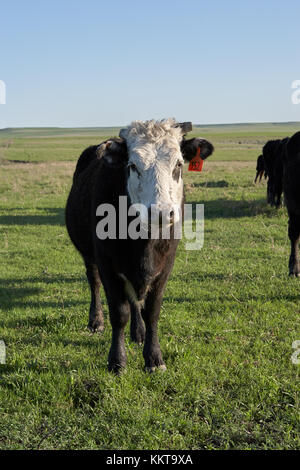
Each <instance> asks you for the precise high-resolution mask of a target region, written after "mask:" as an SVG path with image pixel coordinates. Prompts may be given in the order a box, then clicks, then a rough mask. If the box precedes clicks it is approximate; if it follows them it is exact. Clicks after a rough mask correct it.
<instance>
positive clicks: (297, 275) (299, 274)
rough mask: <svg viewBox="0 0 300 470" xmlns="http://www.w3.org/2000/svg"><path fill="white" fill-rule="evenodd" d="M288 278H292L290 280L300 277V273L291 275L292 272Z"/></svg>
mask: <svg viewBox="0 0 300 470" xmlns="http://www.w3.org/2000/svg"><path fill="white" fill-rule="evenodd" d="M289 277H292V278H293V277H300V273H293V272H292V273H290V274H289Z"/></svg>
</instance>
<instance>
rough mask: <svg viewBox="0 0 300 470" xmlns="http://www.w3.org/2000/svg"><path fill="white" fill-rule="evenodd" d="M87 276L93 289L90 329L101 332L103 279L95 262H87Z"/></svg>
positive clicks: (102, 323)
mask: <svg viewBox="0 0 300 470" xmlns="http://www.w3.org/2000/svg"><path fill="white" fill-rule="evenodd" d="M85 265H86V276H87V278H88V281H89V285H90V289H91V305H90V312H89V323H88V329H89V330H90V331H92V332H93V333H95V332H97V333H101V332H102V331H103V330H104V316H103V311H102V305H101V300H100V292H99V291H100V287H101V280H100V277H99V272H98V268H97V266H96V265H95V264H92V263H88V262H85Z"/></svg>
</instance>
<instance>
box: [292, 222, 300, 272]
mask: <svg viewBox="0 0 300 470" xmlns="http://www.w3.org/2000/svg"><path fill="white" fill-rule="evenodd" d="M299 237H300V216H299V215H297V214H290V217H289V238H290V242H291V254H290V260H289V274H290V276H296V277H300V263H299Z"/></svg>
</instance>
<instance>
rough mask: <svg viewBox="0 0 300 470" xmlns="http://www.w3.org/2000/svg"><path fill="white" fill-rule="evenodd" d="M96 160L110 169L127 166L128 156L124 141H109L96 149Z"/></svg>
mask: <svg viewBox="0 0 300 470" xmlns="http://www.w3.org/2000/svg"><path fill="white" fill-rule="evenodd" d="M96 153H97V158H98V159H101V160H102V161H103V163H105V165H108V166H110V167H112V168H121V167H123V166H125V165H127V162H128V154H127V145H126V141H125V140H123V139H110V140H106V141H105V142H102V144H100V145H99V147H97V151H96Z"/></svg>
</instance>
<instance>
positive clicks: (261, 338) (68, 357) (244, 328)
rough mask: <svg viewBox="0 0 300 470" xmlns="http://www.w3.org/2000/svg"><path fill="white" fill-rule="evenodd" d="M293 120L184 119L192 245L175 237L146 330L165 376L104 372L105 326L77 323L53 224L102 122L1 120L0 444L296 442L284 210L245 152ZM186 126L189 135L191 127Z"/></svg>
mask: <svg viewBox="0 0 300 470" xmlns="http://www.w3.org/2000/svg"><path fill="white" fill-rule="evenodd" d="M298 129H299V125H297V124H293V123H291V124H287V125H275V124H265V125H263V124H262V125H246V124H245V125H238V126H206V127H199V128H198V127H196V128H194V132H193V134H192V135H194V136H196V135H201V136H204V137H205V138H207V139H208V140H210V141H211V142H212V143H213V144H214V146H215V149H216V151H215V153H214V154H213V155H212V156H211V157H210V158H209V159H208V160H207V161H206V162H205V163H204V170H203V172H202V173H201V174H198V173H195V174H193V173H188V172H187V168H186V169H185V184H186V199H187V202H198V203H204V205H205V242H204V248H203V249H202V250H201V251H185V249H184V242H183V241H181V243H180V245H179V250H178V252H177V257H176V262H175V267H174V270H173V273H172V275H171V278H170V280H169V283H168V285H167V289H166V292H165V297H164V302H163V307H162V311H161V317H160V324H159V332H160V333H159V334H160V343H161V347H162V352H163V356H164V359H165V362H166V365H167V372H166V373H164V374H163V373H159V372H158V373H155V374H152V375H147V374H145V373H144V372H143V358H142V350H141V347H140V346H137V345H135V344H132V343H131V342H130V340H129V334H128V333H129V331H128V330H129V329H128V327H127V339H126V347H127V355H128V364H127V369H126V371H125V372H124V374H123V375H122V376H121V377H115V376H114V375H112V374H110V373H108V372H107V369H106V361H107V354H108V350H109V346H110V337H111V327H110V324H109V319H108V308H107V304H106V302H105V297H104V295H103V292H102V299H103V305H104V313H105V314H106V329H105V331H104V333H103V334H102V335H92V334H90V333H89V332H88V330H87V329H86V325H87V321H88V308H89V289H88V284H87V282H86V279H85V273H84V268H83V263H82V260H81V258H80V256H79V254H78V253H77V252H76V251H75V249H74V247H73V245H72V244H71V242H70V240H69V238H68V235H67V233H66V230H65V226H64V207H65V202H66V197H67V194H68V191H69V188H70V185H71V178H72V174H73V171H74V167H75V162H76V160H77V158H78V157H79V154H80V152H81V151H82V150H83V149H84V148H85V147H87V146H88V145H92V144H96V143H99V142H101V140H103V139H105V137H108V136H111V135H113V134H116V133H117V130H116V129H110V128H107V129H105V128H102V129H39V130H37V129H20V130H14V129H8V130H3V131H0V232H1V235H0V254H1V264H0V340H1V339H2V340H4V341H5V344H6V347H7V360H6V364H5V365H0V417H1V419H0V449H296V448H299V445H300V442H299V441H300V435H299V367H300V366H299V365H295V364H293V363H292V362H291V355H292V352H293V350H292V343H293V341H295V340H300V325H299V312H300V284H299V282H300V280H299V279H289V278H288V256H289V240H288V236H287V213H286V209H285V208H281V209H279V210H276V209H274V208H271V207H269V206H267V204H266V183H265V182H262V183H260V184H257V185H254V183H253V180H254V177H255V166H256V158H257V156H258V155H259V153H260V152H261V148H262V146H263V144H264V143H265V142H266V141H267V140H269V139H272V138H277V137H285V136H286V135H291V134H292V133H294V132H295V131H296V130H298ZM192 135H191V136H192Z"/></svg>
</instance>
